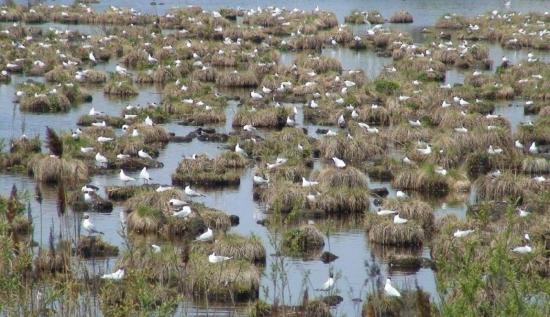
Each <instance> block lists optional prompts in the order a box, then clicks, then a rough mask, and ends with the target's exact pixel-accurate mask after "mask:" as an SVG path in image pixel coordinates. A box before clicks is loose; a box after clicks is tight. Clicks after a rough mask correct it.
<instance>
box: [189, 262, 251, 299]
mask: <svg viewBox="0 0 550 317" xmlns="http://www.w3.org/2000/svg"><path fill="white" fill-rule="evenodd" d="M260 276H261V274H260V271H259V270H258V268H257V267H256V266H254V264H251V263H250V262H247V261H239V260H234V259H231V260H228V261H224V262H222V263H209V262H208V256H207V255H205V254H199V253H191V255H190V257H189V262H188V264H187V290H188V291H189V293H192V294H194V295H195V296H197V297H199V298H208V299H209V300H216V301H221V302H224V301H228V300H230V299H233V300H235V301H247V300H252V299H256V298H258V295H259V288H260Z"/></svg>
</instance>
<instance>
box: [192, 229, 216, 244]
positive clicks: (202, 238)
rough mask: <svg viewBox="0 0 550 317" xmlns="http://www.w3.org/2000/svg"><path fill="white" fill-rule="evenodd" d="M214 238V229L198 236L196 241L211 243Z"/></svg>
mask: <svg viewBox="0 0 550 317" xmlns="http://www.w3.org/2000/svg"><path fill="white" fill-rule="evenodd" d="M213 237H214V233H213V232H212V229H210V228H208V229H207V230H206V231H205V232H204V233H202V234H201V235H200V236H198V237H197V238H196V239H195V240H197V241H210V240H212V238H213Z"/></svg>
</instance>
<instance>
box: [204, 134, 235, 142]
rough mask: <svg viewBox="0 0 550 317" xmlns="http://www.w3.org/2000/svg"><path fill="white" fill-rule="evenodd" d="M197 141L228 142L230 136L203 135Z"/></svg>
mask: <svg viewBox="0 0 550 317" xmlns="http://www.w3.org/2000/svg"><path fill="white" fill-rule="evenodd" d="M197 139H199V140H200V141H203V142H227V139H229V136H227V134H223V133H203V134H201V135H199V136H198V137H197Z"/></svg>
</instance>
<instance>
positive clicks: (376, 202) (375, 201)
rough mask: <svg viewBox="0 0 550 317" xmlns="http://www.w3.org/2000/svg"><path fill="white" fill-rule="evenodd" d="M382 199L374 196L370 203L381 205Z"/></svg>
mask: <svg viewBox="0 0 550 317" xmlns="http://www.w3.org/2000/svg"><path fill="white" fill-rule="evenodd" d="M382 202H383V201H382V199H381V198H375V199H374V200H373V201H372V203H373V204H374V205H375V206H381V205H382Z"/></svg>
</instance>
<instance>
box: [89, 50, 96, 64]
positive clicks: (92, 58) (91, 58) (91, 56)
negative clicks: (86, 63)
mask: <svg viewBox="0 0 550 317" xmlns="http://www.w3.org/2000/svg"><path fill="white" fill-rule="evenodd" d="M88 59H89V60H91V61H92V62H94V63H97V61H96V59H95V56H94V52H90V53H89V54H88Z"/></svg>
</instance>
